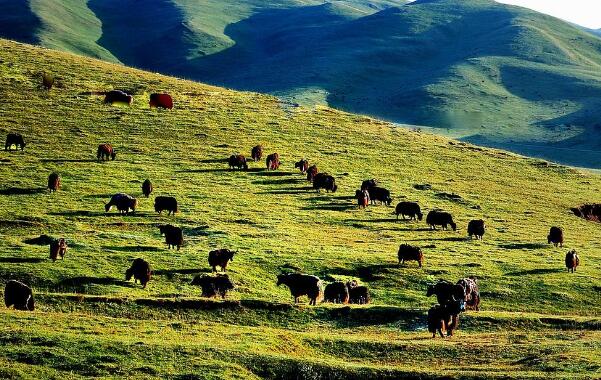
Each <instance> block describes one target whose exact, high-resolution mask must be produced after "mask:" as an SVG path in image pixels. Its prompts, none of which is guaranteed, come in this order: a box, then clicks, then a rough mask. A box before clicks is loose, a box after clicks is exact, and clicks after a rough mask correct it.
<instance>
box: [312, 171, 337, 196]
mask: <svg viewBox="0 0 601 380" xmlns="http://www.w3.org/2000/svg"><path fill="white" fill-rule="evenodd" d="M313 188H314V189H315V190H317V191H318V192H319V191H320V190H321V189H326V191H327V192H330V191H331V192H332V193H335V192H336V190H338V185H336V180H335V179H334V177H332V176H331V175H329V174H328V173H317V175H316V176H315V178H313Z"/></svg>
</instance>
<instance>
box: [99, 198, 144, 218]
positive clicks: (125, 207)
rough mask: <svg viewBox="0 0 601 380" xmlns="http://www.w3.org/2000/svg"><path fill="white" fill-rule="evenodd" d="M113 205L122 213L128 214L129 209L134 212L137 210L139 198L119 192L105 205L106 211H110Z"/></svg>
mask: <svg viewBox="0 0 601 380" xmlns="http://www.w3.org/2000/svg"><path fill="white" fill-rule="evenodd" d="M113 206H115V207H117V210H118V211H119V213H120V214H125V215H128V214H129V210H131V211H132V212H135V211H136V207H138V200H137V199H136V198H134V197H132V196H131V195H127V194H124V193H117V194H115V195H113V196H112V197H111V200H110V201H109V203H106V204H105V205H104V211H106V212H109V211H110V210H111V208H112V207H113Z"/></svg>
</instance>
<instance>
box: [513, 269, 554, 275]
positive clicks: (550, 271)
mask: <svg viewBox="0 0 601 380" xmlns="http://www.w3.org/2000/svg"><path fill="white" fill-rule="evenodd" d="M562 272H564V269H563V268H537V269H528V270H522V271H516V272H510V273H507V274H506V276H528V275H537V274H553V273H562Z"/></svg>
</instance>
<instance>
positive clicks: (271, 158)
mask: <svg viewBox="0 0 601 380" xmlns="http://www.w3.org/2000/svg"><path fill="white" fill-rule="evenodd" d="M265 165H267V170H277V169H278V168H279V167H280V155H279V154H277V153H272V154H270V155H268V156H267V159H266V160H265Z"/></svg>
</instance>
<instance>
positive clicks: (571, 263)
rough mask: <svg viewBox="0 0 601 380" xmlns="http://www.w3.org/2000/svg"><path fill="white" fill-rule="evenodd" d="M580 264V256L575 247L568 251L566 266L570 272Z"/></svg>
mask: <svg viewBox="0 0 601 380" xmlns="http://www.w3.org/2000/svg"><path fill="white" fill-rule="evenodd" d="M578 265H580V258H579V257H578V254H577V253H576V250H574V249H573V250H571V251H569V252H568V253H566V268H568V272H572V273H574V271H575V270H576V268H577V267H578Z"/></svg>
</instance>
